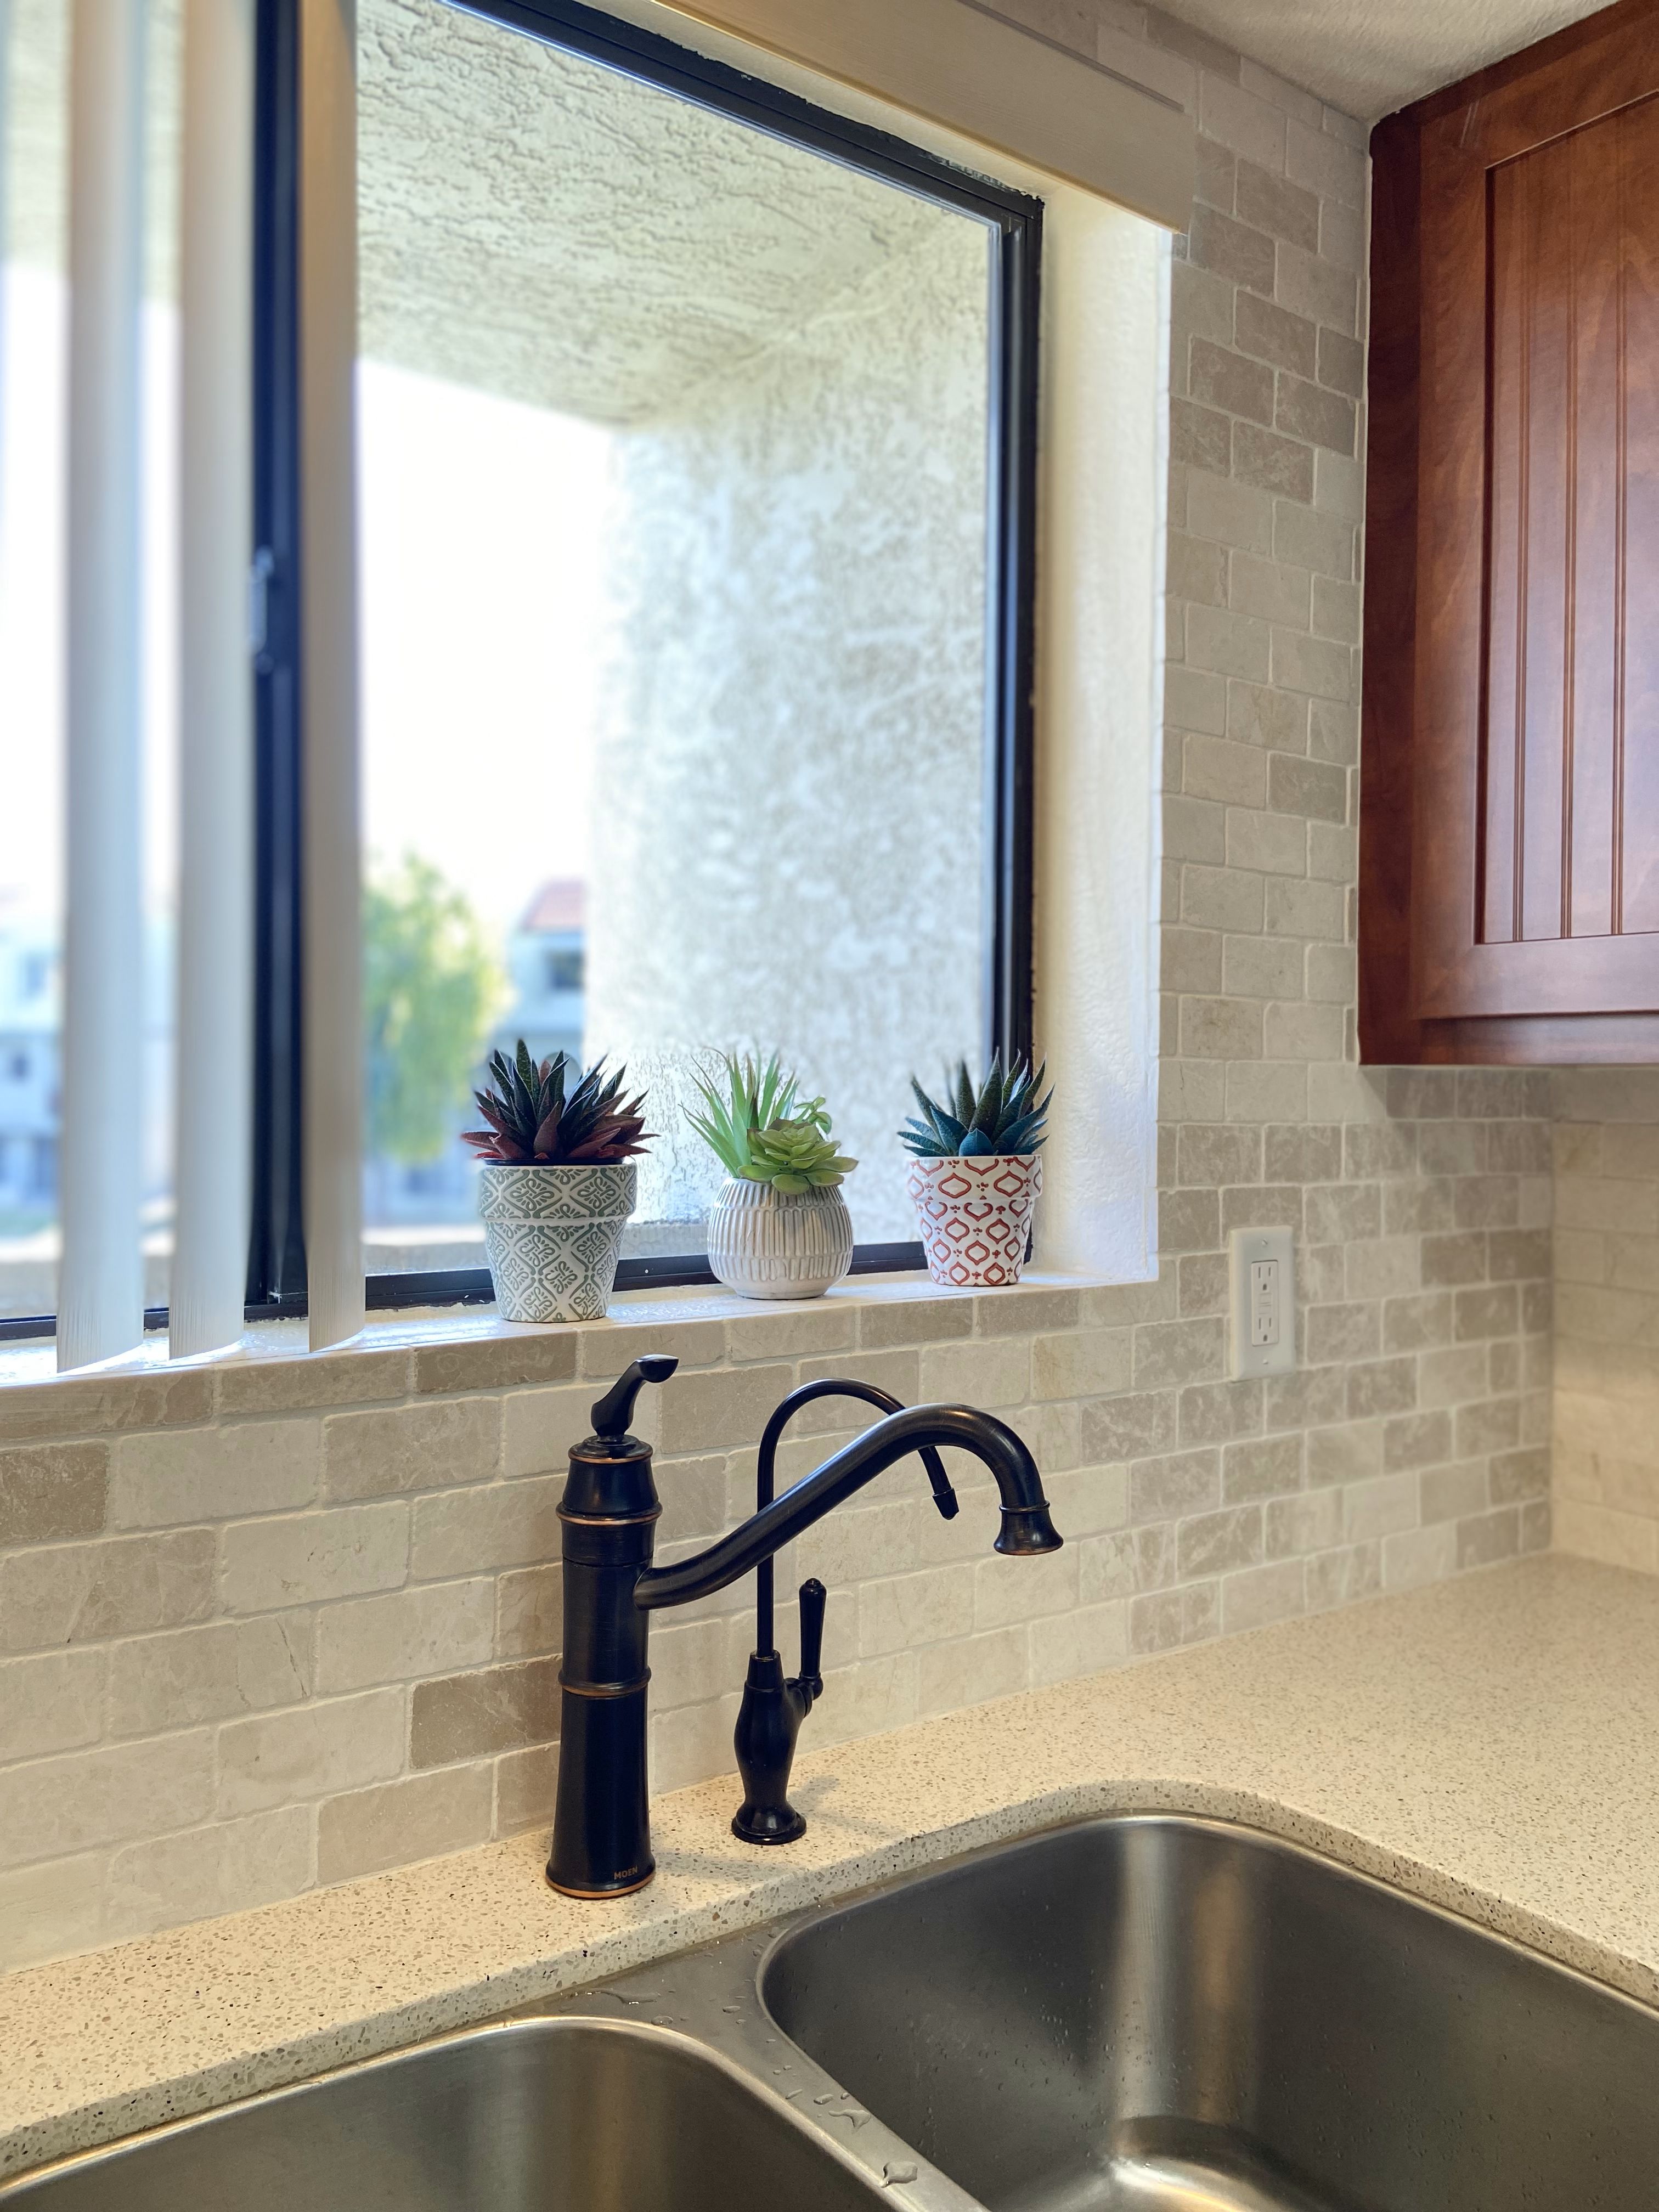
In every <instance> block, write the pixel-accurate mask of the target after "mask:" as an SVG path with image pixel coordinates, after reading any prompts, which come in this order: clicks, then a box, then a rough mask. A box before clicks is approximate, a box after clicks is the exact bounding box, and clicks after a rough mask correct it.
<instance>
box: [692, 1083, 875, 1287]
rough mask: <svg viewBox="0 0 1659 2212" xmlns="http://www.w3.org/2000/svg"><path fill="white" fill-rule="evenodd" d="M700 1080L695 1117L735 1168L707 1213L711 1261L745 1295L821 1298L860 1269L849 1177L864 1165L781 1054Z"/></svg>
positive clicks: (730, 1167)
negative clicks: (845, 1180)
mask: <svg viewBox="0 0 1659 2212" xmlns="http://www.w3.org/2000/svg"><path fill="white" fill-rule="evenodd" d="M721 1070H722V1073H721V1075H720V1078H719V1079H699V1080H698V1083H697V1086H696V1087H697V1093H698V1096H699V1097H701V1098H702V1103H703V1111H702V1113H701V1114H697V1113H690V1112H688V1114H687V1115H686V1119H687V1120H688V1121H690V1124H691V1126H692V1127H693V1128H694V1129H695V1130H696V1132H697V1134H698V1135H699V1136H700V1137H701V1138H702V1139H703V1141H704V1143H705V1144H707V1145H708V1148H709V1150H710V1151H711V1152H713V1153H714V1157H715V1158H716V1159H717V1160H719V1162H720V1165H721V1166H722V1167H723V1168H724V1169H725V1170H726V1182H725V1183H724V1184H723V1186H722V1187H721V1189H720V1195H719V1197H718V1198H716V1200H714V1206H712V1208H711V1209H710V1211H709V1215H708V1264H709V1267H711V1268H712V1269H713V1270H714V1273H715V1275H716V1276H717V1277H718V1278H719V1279H720V1281H721V1282H722V1283H724V1284H725V1285H726V1287H727V1289H728V1290H733V1291H740V1292H741V1293H742V1295H743V1296H744V1297H746V1298H817V1297H823V1293H824V1292H825V1291H827V1290H828V1289H829V1286H830V1285H831V1284H832V1283H838V1282H839V1281H840V1280H841V1279H842V1276H843V1275H844V1274H845V1273H847V1271H848V1268H849V1267H851V1266H852V1264H853V1222H852V1217H851V1216H850V1215H849V1214H848V1211H847V1201H846V1200H844V1199H843V1198H842V1194H841V1179H842V1176H844V1175H848V1174H850V1173H851V1171H852V1170H853V1169H854V1168H855V1167H856V1166H857V1165H858V1162H857V1161H856V1160H849V1159H847V1158H844V1157H843V1156H842V1154H841V1153H840V1152H837V1151H836V1140H835V1139H834V1138H833V1137H832V1136H831V1135H830V1133H829V1114H828V1112H827V1111H826V1109H825V1107H824V1103H823V1099H822V1098H805V1099H803V1098H802V1097H800V1095H799V1091H800V1086H799V1082H798V1080H797V1079H796V1078H795V1077H794V1076H793V1075H786V1074H785V1073H784V1072H783V1070H782V1068H781V1066H780V1065H779V1062H778V1058H777V1055H776V1054H773V1055H772V1057H771V1059H770V1060H768V1061H767V1063H766V1065H765V1066H763V1067H762V1066H758V1065H757V1063H756V1062H755V1061H754V1060H750V1059H744V1060H738V1058H736V1057H735V1056H734V1055H733V1054H730V1053H728V1054H725V1055H724V1057H723V1060H722V1062H721Z"/></svg>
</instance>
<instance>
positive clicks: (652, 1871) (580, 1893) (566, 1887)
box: [542, 1822, 805, 1904]
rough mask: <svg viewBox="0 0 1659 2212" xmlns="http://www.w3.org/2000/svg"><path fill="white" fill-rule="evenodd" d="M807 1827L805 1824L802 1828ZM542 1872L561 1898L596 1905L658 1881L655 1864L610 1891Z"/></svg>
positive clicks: (549, 1867) (632, 1892)
mask: <svg viewBox="0 0 1659 2212" xmlns="http://www.w3.org/2000/svg"><path fill="white" fill-rule="evenodd" d="M802 1826H805V1822H803V1823H802ZM542 1872H543V1875H544V1879H545V1881H546V1883H547V1886H548V1887H549V1888H550V1889H552V1890H556V1891H557V1892H558V1893H559V1895H560V1896H561V1897H580V1898H583V1899H587V1900H588V1901H589V1902H590V1903H595V1904H601V1903H603V1902H604V1900H605V1899H606V1898H608V1897H632V1895H633V1894H634V1893H635V1890H636V1889H647V1888H648V1887H650V1885H651V1884H652V1883H653V1881H655V1880H656V1879H657V1869H656V1867H655V1865H654V1864H653V1865H651V1866H649V1867H647V1869H646V1870H645V1872H644V1873H643V1874H642V1875H640V1876H639V1878H638V1880H637V1881H618V1882H612V1883H611V1886H610V1887H609V1888H608V1889H573V1888H572V1887H571V1886H570V1884H569V1883H568V1881H554V1879H553V1869H552V1867H551V1866H547V1867H544V1869H542Z"/></svg>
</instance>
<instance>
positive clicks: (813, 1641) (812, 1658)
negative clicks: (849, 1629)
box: [797, 1575, 829, 1702]
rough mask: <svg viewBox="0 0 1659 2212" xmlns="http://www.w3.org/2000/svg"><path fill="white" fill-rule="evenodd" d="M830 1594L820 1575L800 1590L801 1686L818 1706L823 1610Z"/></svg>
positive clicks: (813, 1577) (821, 1674) (820, 1679)
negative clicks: (820, 1579) (819, 1578)
mask: <svg viewBox="0 0 1659 2212" xmlns="http://www.w3.org/2000/svg"><path fill="white" fill-rule="evenodd" d="M828 1604H829V1591H828V1590H827V1589H825V1588H824V1587H823V1583H821V1582H820V1581H819V1580H818V1578H817V1576H816V1575H811V1576H809V1577H808V1578H807V1579H806V1581H805V1582H804V1583H802V1584H801V1586H800V1674H799V1676H798V1678H797V1680H798V1681H799V1686H800V1687H801V1688H802V1689H803V1690H805V1692H807V1694H808V1696H809V1697H810V1698H811V1699H813V1700H814V1701H815V1702H816V1700H817V1699H819V1698H821V1697H822V1696H823V1609H824V1607H825V1606H827V1605H828Z"/></svg>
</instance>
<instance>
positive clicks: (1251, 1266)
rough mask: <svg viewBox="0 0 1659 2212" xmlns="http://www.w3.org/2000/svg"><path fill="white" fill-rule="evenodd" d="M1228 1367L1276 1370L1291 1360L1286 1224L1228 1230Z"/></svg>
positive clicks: (1292, 1289) (1292, 1286)
mask: <svg viewBox="0 0 1659 2212" xmlns="http://www.w3.org/2000/svg"><path fill="white" fill-rule="evenodd" d="M1231 1275H1232V1301H1231V1304H1232V1371H1233V1373H1234V1374H1235V1375H1282V1374H1284V1373H1285V1371H1286V1370H1288V1369H1290V1368H1292V1367H1294V1366H1295V1365H1296V1273H1295V1263H1294V1261H1293V1259H1292V1256H1291V1232H1290V1231H1289V1230H1288V1229H1235V1230H1234V1231H1233V1235H1232V1267H1231Z"/></svg>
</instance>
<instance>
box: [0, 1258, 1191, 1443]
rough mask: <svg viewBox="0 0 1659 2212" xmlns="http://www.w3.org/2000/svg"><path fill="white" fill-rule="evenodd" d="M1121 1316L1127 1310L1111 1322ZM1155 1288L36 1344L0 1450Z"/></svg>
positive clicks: (699, 1355)
mask: <svg viewBox="0 0 1659 2212" xmlns="http://www.w3.org/2000/svg"><path fill="white" fill-rule="evenodd" d="M1119 1304H1121V1308H1122V1310H1121V1312H1120V1311H1117V1310H1109V1309H1115V1308H1116V1307H1118V1306H1119ZM1160 1306H1161V1301H1160V1298H1159V1286H1158V1285H1157V1284H1156V1283H1140V1284H1123V1283H1118V1284H1112V1283H1110V1282H1109V1281H1108V1280H1107V1279H1105V1278H1103V1277H1099V1276H1088V1275H1072V1274H1056V1273H1029V1274H1027V1276H1026V1277H1025V1279H1024V1281H1023V1282H1022V1283H1020V1284H1018V1285H1015V1286H1014V1287H1012V1288H1010V1289H1007V1290H1001V1291H951V1290H941V1289H940V1288H939V1286H938V1285H936V1284H934V1283H933V1282H931V1281H929V1279H927V1276H926V1275H924V1274H921V1273H915V1274H904V1275H865V1276H860V1277H855V1278H854V1279H850V1280H849V1281H848V1282H846V1283H843V1284H842V1285H839V1286H838V1287H837V1288H836V1289H835V1290H833V1291H829V1293H828V1295H827V1296H826V1297H821V1298H803V1299H792V1300H780V1301H778V1302H777V1303H775V1304H774V1303H772V1302H770V1301H767V1300H761V1299H753V1298H743V1297H738V1296H737V1295H736V1294H735V1293H734V1292H732V1291H726V1290H724V1289H721V1288H720V1287H718V1286H714V1287H711V1286H708V1285H697V1286H695V1287H690V1288H687V1289H684V1290H673V1291H623V1292H621V1293H619V1294H618V1296H617V1297H615V1298H614V1299H613V1300H612V1302H611V1311H610V1313H609V1314H608V1315H607V1316H605V1319H604V1320H602V1321H593V1322H565V1323H551V1324H546V1325H539V1326H538V1325H537V1324H534V1323H530V1322H506V1321H503V1320H502V1319H501V1316H500V1315H499V1313H498V1312H497V1311H496V1310H495V1307H493V1306H465V1307H463V1306H451V1307H442V1308H437V1309H433V1308H425V1307H423V1308H418V1309H413V1310H403V1311H391V1312H386V1313H383V1314H377V1315H375V1316H373V1317H372V1318H371V1320H370V1321H369V1322H368V1325H367V1327H366V1328H363V1329H362V1332H361V1333H360V1334H358V1335H357V1336H356V1337H354V1338H353V1339H352V1340H351V1341H350V1342H349V1344H345V1345H341V1346H337V1347H335V1348H333V1349H331V1350H330V1351H327V1352H311V1351H309V1350H308V1349H307V1343H306V1325H305V1323H304V1322H302V1321H278V1322H258V1323H256V1324H254V1325H253V1326H252V1327H251V1328H249V1329H248V1330H247V1331H246V1334H245V1335H244V1336H243V1337H242V1339H241V1340H240V1343H239V1344H237V1345H235V1346H231V1347H229V1348H228V1349H227V1350H225V1351H223V1352H209V1353H204V1354H202V1355H201V1356H199V1357H198V1358H191V1359H180V1360H169V1358H167V1338H166V1336H165V1334H161V1333H158V1334H155V1336H153V1337H151V1338H149V1339H147V1340H146V1341H145V1343H144V1345H143V1347H142V1349H140V1350H138V1351H136V1352H131V1353H130V1354H128V1355H126V1356H125V1358H121V1359H117V1360H111V1361H109V1362H107V1363H106V1364H103V1365H101V1366H99V1367H92V1368H82V1369H80V1370H77V1371H76V1372H75V1373H73V1374H69V1375H62V1376H60V1375H58V1373H57V1372H56V1370H55V1368H54V1365H53V1361H54V1358H55V1348H54V1346H53V1345H52V1343H51V1341H50V1340H46V1339H40V1340H33V1341H30V1342H26V1343H21V1344H18V1345H15V1346H9V1347H7V1348H5V1349H4V1350H3V1351H0V1441H17V1440H20V1439H22V1438H25V1437H54V1436H61V1435H69V1434H76V1433H80V1434H88V1433H93V1434H95V1433H100V1432H102V1433H108V1432H111V1431H117V1430H119V1429H123V1428H127V1427H174V1426H184V1425H193V1424H198V1423H201V1422H203V1421H207V1420H211V1419H214V1418H215V1417H216V1415H223V1416H231V1415H235V1414H240V1413H256V1412H263V1411H277V1410H283V1409H298V1408H301V1407H307V1406H348V1405H353V1404H363V1403H369V1402H374V1401H386V1400H387V1399H395V1398H402V1397H404V1396H406V1395H410V1394H411V1393H412V1394H414V1395H417V1396H425V1395H431V1394H434V1393H453V1392H462V1391H468V1390H499V1389H511V1388H513V1387H514V1386H516V1385H521V1384H534V1383H563V1382H574V1381H577V1380H579V1379H581V1380H586V1379H588V1378H592V1379H593V1380H595V1381H599V1380H605V1379H608V1378H609V1377H611V1376H614V1375H615V1374H616V1373H617V1370H618V1369H619V1368H620V1367H621V1366H623V1365H624V1364H626V1363H627V1361H628V1360H629V1359H631V1358H636V1357H637V1356H638V1354H639V1353H640V1352H643V1351H647V1350H655V1351H665V1352H674V1353H676V1354H677V1355H678V1357H679V1358H680V1359H681V1360H682V1362H683V1363H684V1364H685V1365H686V1366H688V1367H718V1366H724V1365H732V1366H741V1365H746V1364H749V1363H750V1362H751V1361H757V1360H763V1359H787V1358H804V1357H811V1356H813V1355H815V1354H818V1353H836V1352H848V1353H854V1352H857V1353H866V1354H867V1353H869V1352H878V1351H883V1350H890V1349H897V1348H900V1347H902V1346H915V1345H922V1344H933V1343H943V1342H951V1341H952V1340H961V1339H963V1338H967V1337H972V1336H999V1337H1006V1336H1010V1335H1017V1334H1022V1333H1024V1332H1025V1331H1027V1330H1030V1331H1039V1330H1048V1329H1066V1328H1079V1327H1086V1326H1111V1325H1113V1324H1114V1323H1116V1324H1118V1325H1124V1324H1127V1323H1131V1322H1135V1321H1142V1320H1150V1319H1152V1318H1156V1317H1161V1312H1160V1313H1158V1314H1155V1313H1154V1311H1153V1310H1152V1309H1153V1308H1155V1307H1160Z"/></svg>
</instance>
